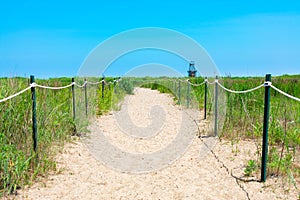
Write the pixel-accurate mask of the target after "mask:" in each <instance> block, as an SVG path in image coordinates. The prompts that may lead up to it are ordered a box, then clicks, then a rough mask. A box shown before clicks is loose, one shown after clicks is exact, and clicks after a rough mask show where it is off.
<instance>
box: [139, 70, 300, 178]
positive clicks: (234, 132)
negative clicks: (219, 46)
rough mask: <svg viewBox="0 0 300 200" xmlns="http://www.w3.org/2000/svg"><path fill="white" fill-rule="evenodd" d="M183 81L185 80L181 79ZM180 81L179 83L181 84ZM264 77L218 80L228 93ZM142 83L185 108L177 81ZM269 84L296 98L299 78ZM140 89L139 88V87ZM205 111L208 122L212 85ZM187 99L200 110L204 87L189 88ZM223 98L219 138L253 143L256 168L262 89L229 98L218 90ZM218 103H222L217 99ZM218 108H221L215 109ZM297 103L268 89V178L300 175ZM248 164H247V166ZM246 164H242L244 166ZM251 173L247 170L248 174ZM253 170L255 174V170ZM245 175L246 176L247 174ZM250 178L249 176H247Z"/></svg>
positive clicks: (183, 93)
mask: <svg viewBox="0 0 300 200" xmlns="http://www.w3.org/2000/svg"><path fill="white" fill-rule="evenodd" d="M185 79H186V78H185ZM185 79H182V80H185ZM264 80H265V78H264V77H228V78H223V79H221V80H220V82H221V84H223V85H225V86H226V87H227V88H229V89H232V90H237V91H241V90H247V89H251V88H254V87H256V86H258V85H260V84H262V83H264ZM140 81H142V82H146V83H145V84H142V86H143V87H147V88H151V89H157V90H159V91H161V92H167V93H170V94H173V95H174V96H175V97H176V98H175V100H176V101H177V103H179V99H180V103H181V104H182V105H186V99H187V84H186V83H185V82H180V86H181V90H180V95H179V91H178V86H179V81H178V79H169V78H159V79H155V78H152V79H151V78H148V79H143V80H140ZM190 81H191V82H192V83H196V84H198V83H202V82H203V78H191V79H190ZM210 82H212V80H210ZM272 83H273V85H274V86H276V87H277V88H279V89H281V90H283V91H285V92H287V93H288V94H291V95H293V96H296V97H300V76H299V75H294V76H288V75H284V76H280V77H273V78H272ZM140 85H141V84H140ZM208 88H209V90H208V100H209V103H208V111H209V113H208V114H209V115H210V119H211V120H212V114H213V111H214V110H213V109H214V108H213V98H214V97H213V96H214V85H209V86H208ZM190 91H191V94H190V95H191V96H192V97H191V98H195V99H196V100H195V102H197V103H198V107H199V108H200V109H201V108H203V99H204V86H199V87H194V86H193V87H192V90H190ZM219 91H220V93H221V92H223V93H222V95H223V97H226V101H225V103H226V105H225V106H226V113H221V114H219V117H220V118H221V119H223V120H224V126H222V127H223V128H222V129H221V130H219V136H220V138H227V139H229V140H231V141H232V142H234V143H238V142H239V141H240V140H246V139H247V140H249V139H250V140H254V141H255V142H256V144H257V149H256V153H257V156H256V157H255V158H256V159H255V160H253V159H252V160H253V162H255V163H257V166H260V164H261V163H260V162H261V161H260V160H261V158H260V155H261V138H262V132H263V131H262V129H263V115H264V88H261V89H259V90H257V91H255V92H251V93H247V94H232V93H228V92H224V91H223V90H222V89H221V88H219ZM219 100H222V99H220V98H219ZM219 106H221V105H219ZM299 150H300V103H299V102H297V101H294V100H292V99H289V98H287V97H285V96H283V95H281V94H280V93H278V92H277V91H275V90H273V89H271V109H270V124H269V158H268V175H269V176H274V175H276V176H278V175H282V176H285V177H297V176H299V175H300V173H299V172H300V163H299ZM250 164H251V163H250ZM247 165H249V163H248V164H247V163H246V166H247ZM252 170H253V171H254V169H252V168H251V170H250V171H249V173H250V172H251V174H252ZM255 170H259V167H256V168H255ZM249 173H248V172H247V174H249ZM249 175H250V174H249Z"/></svg>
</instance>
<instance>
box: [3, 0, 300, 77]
mask: <svg viewBox="0 0 300 200" xmlns="http://www.w3.org/2000/svg"><path fill="white" fill-rule="evenodd" d="M141 27H162V28H168V29H173V30H176V31H179V32H181V33H183V34H186V35H187V36H189V37H191V38H193V39H194V40H196V41H197V42H198V43H199V44H200V45H202V46H203V47H204V48H205V49H206V50H207V52H208V53H209V54H210V56H211V57H212V59H213V60H214V62H215V63H216V65H217V67H218V69H219V71H220V72H221V74H222V75H229V74H231V75H232V76H263V75H264V74H266V73H272V74H274V75H280V74H300V1H297V0H285V1H276V0H275V1H269V0H266V1H191V0H185V1H168V0H166V1H161V0H159V1H158V0H151V1H132V0H131V1H130V0H128V1H89V0H86V1H82V2H79V1H68V0H67V1H57V0H53V1H47V2H46V1H30V0H29V1H5V2H4V1H2V2H1V6H0V76H15V75H17V76H29V75H30V74H34V75H36V76H37V77H41V78H45V77H59V76H76V74H77V72H78V70H79V68H80V66H81V64H82V63H83V61H84V59H85V58H86V56H88V55H89V53H90V52H91V51H92V50H93V49H94V48H95V47H96V46H97V45H98V44H99V43H101V42H103V41H104V40H105V39H107V38H109V37H111V36H113V35H115V34H118V33H120V32H122V31H126V30H129V29H134V28H141ZM153 55H155V56H153ZM153 57H155V59H154V60H151V58H153ZM160 59H161V62H162V63H163V64H166V63H167V64H169V65H170V66H171V67H174V68H175V69H176V70H177V71H178V72H179V73H181V74H183V75H185V74H186V70H187V67H188V64H187V63H185V62H183V61H178V62H176V63H174V62H175V61H177V59H175V58H174V59H173V58H172V56H170V55H169V54H166V53H161V51H154V50H153V51H145V52H138V53H137V54H134V53H133V54H130V55H128V58H125V57H124V58H120V60H118V61H116V62H115V63H114V65H112V66H110V67H109V69H108V70H107V71H106V72H105V73H106V74H105V75H107V76H109V75H113V76H120V75H123V74H125V73H126V72H128V71H130V70H131V69H132V68H134V67H136V66H137V65H142V64H143V63H144V64H147V63H149V62H150V63H151V62H156V63H157V62H160ZM180 62H181V63H180ZM178 63H180V64H178ZM120 66H124V67H120Z"/></svg>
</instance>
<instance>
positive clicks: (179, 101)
mask: <svg viewBox="0 0 300 200" xmlns="http://www.w3.org/2000/svg"><path fill="white" fill-rule="evenodd" d="M178 103H179V105H180V104H181V98H180V80H179V81H178Z"/></svg>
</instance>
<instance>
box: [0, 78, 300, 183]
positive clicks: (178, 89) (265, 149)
mask: <svg viewBox="0 0 300 200" xmlns="http://www.w3.org/2000/svg"><path fill="white" fill-rule="evenodd" d="M121 80H122V79H121V78H120V77H119V78H117V79H115V80H112V81H109V82H106V81H105V78H104V77H103V78H102V80H101V81H99V82H89V81H87V80H86V79H85V80H84V83H83V84H82V85H81V84H79V83H77V82H75V81H74V78H72V82H71V83H70V84H68V85H65V86H60V87H52V86H45V85H39V84H37V83H36V82H35V80H34V76H31V77H30V85H29V86H28V87H27V88H25V89H23V90H21V91H19V92H17V93H15V94H13V95H11V96H8V97H5V98H3V99H1V100H0V103H2V102H5V101H8V100H10V99H13V98H15V97H17V96H19V95H21V94H23V93H25V92H27V91H28V90H31V93H32V123H33V136H32V138H33V141H34V145H33V148H34V151H36V150H37V122H36V95H35V93H36V90H35V89H36V88H42V89H49V90H62V89H66V88H72V100H73V101H72V102H73V105H72V107H73V119H74V120H75V118H76V112H75V110H76V109H75V102H76V101H75V90H74V88H75V87H78V88H83V89H84V90H85V93H84V94H85V104H86V105H85V109H86V116H87V113H88V106H87V87H86V86H87V85H100V84H101V87H102V90H101V91H102V98H104V87H105V86H110V85H113V87H114V88H115V86H116V85H117V84H118V83H119V82H120V81H121ZM170 80H172V82H173V85H175V90H174V91H175V93H177V94H178V102H179V104H180V102H181V100H182V99H181V93H182V88H181V87H182V86H181V84H183V83H186V84H188V85H187V86H188V88H187V107H189V106H190V99H191V96H190V91H191V89H190V86H193V87H201V86H204V90H205V91H204V119H206V117H207V103H208V101H207V96H208V85H213V86H214V99H213V101H214V106H215V110H214V114H215V116H214V119H215V122H214V123H215V126H214V133H215V136H217V135H218V93H219V89H218V88H221V89H223V90H225V91H227V92H229V93H234V94H246V93H250V92H254V91H256V90H259V89H261V88H263V87H264V88H265V100H264V123H263V145H262V168H261V181H262V182H265V181H266V165H267V157H268V126H269V124H268V123H269V115H270V114H269V113H270V99H271V97H270V90H271V89H273V90H275V91H277V92H279V93H280V94H282V95H284V96H286V97H288V98H290V99H293V100H295V101H298V102H300V98H299V97H295V96H292V95H290V94H288V93H286V92H284V91H282V90H280V89H279V88H277V87H276V86H274V85H273V84H272V82H271V75H270V74H267V75H266V79H265V82H264V83H262V84H260V85H258V86H256V87H254V88H251V89H247V90H243V91H236V90H232V89H229V88H227V87H225V86H224V85H222V84H221V83H220V82H219V79H218V77H216V79H215V80H214V81H213V82H209V81H208V79H207V77H205V80H204V81H203V82H201V83H192V82H191V81H190V80H189V79H184V80H183V79H179V78H178V79H177V80H178V87H177V84H176V83H177V81H176V79H175V81H174V79H170Z"/></svg>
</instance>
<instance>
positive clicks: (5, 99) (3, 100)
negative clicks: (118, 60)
mask: <svg viewBox="0 0 300 200" xmlns="http://www.w3.org/2000/svg"><path fill="white" fill-rule="evenodd" d="M120 81H121V79H118V80H114V81H110V82H109V83H106V82H105V80H102V81H99V82H88V81H85V82H84V84H83V85H79V84H78V83H76V82H72V83H71V84H69V85H66V86H60V87H51V86H45V85H39V84H36V83H31V84H30V86H29V87H27V88H25V89H24V90H21V91H20V92H17V93H15V94H13V95H11V96H8V97H5V98H4V99H0V103H2V102H5V101H8V100H10V99H12V98H15V97H17V96H19V95H21V94H23V93H24V92H26V91H28V90H30V89H31V88H33V87H38V88H43V89H49V90H62V89H66V88H69V87H72V86H73V85H75V86H77V87H79V88H83V87H85V86H86V85H88V84H90V85H98V84H100V83H103V82H104V83H105V84H107V85H109V84H112V83H114V82H116V83H119V82H120Z"/></svg>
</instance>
